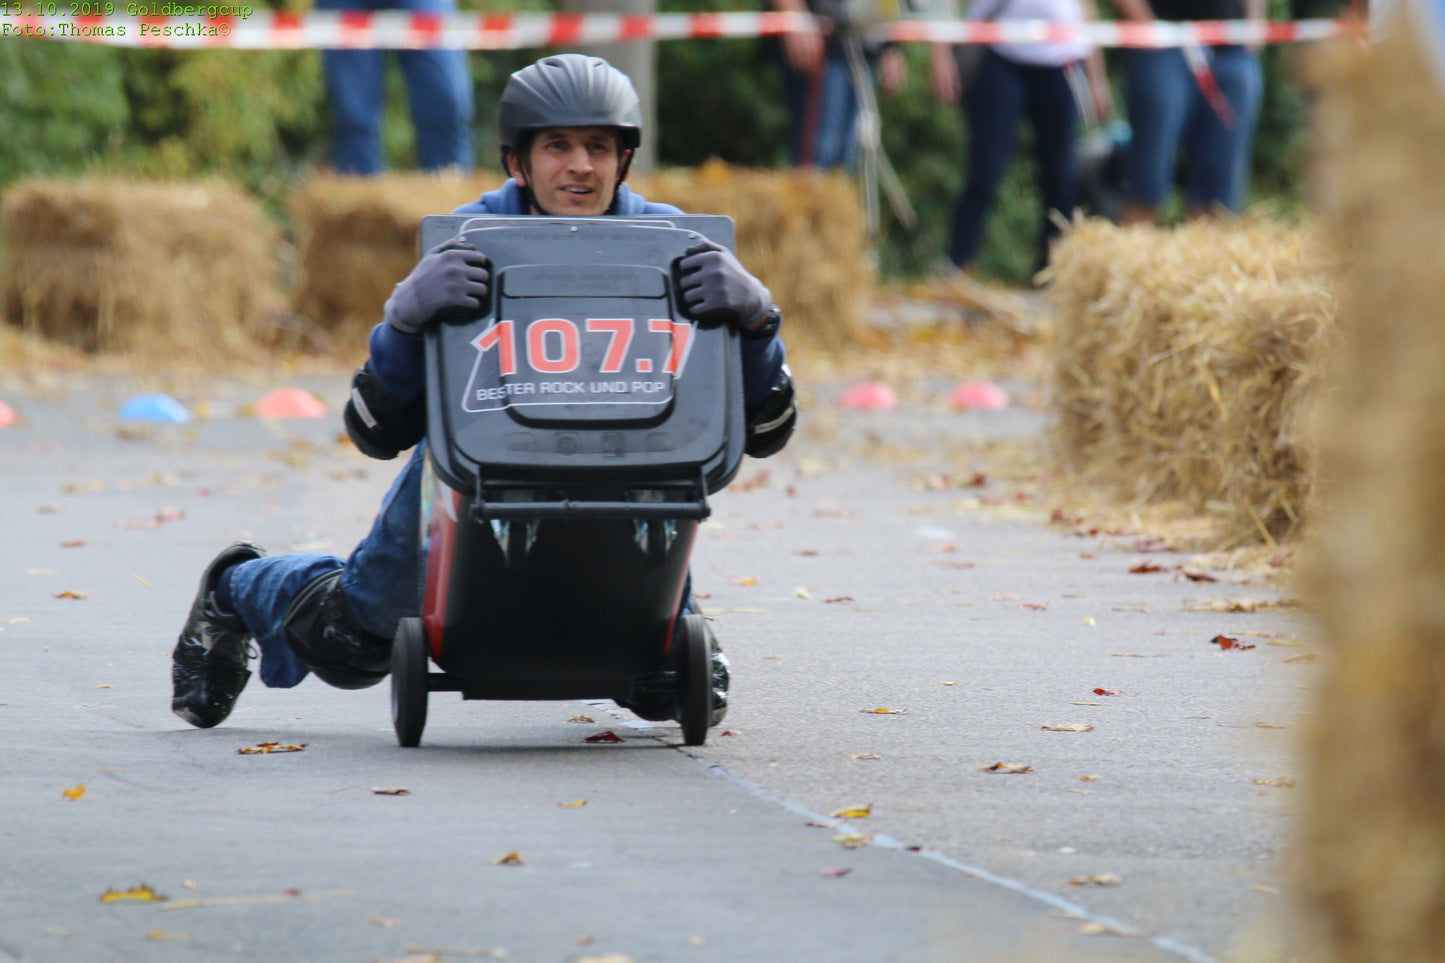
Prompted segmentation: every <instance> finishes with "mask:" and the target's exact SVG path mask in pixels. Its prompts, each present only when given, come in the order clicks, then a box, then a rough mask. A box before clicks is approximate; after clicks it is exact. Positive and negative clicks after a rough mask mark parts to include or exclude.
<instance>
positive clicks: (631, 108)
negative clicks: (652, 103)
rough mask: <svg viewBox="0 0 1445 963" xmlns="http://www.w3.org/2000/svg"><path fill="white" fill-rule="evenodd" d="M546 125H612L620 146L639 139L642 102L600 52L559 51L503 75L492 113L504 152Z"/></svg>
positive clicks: (626, 147) (629, 147)
mask: <svg viewBox="0 0 1445 963" xmlns="http://www.w3.org/2000/svg"><path fill="white" fill-rule="evenodd" d="M547 127H616V128H618V131H619V133H620V136H621V146H622V149H623V150H636V149H637V145H638V144H639V143H641V141H642V104H641V103H640V102H639V101H638V99H637V91H636V90H634V89H633V87H632V81H630V80H628V79H627V75H626V74H624V73H623V72H622V71H620V70H618V69H617V68H616V67H614V66H612V65H611V64H609V63H608V62H607V61H605V60H603V59H602V58H601V57H586V56H583V55H582V54H558V55H556V56H553V57H543V58H542V59H541V60H539V61H537V62H536V63H534V64H530V65H529V66H526V67H523V68H522V69H521V70H519V71H517V72H516V73H514V74H512V76H511V78H510V79H508V80H507V87H506V89H505V90H503V91H502V105H501V110H500V111H499V112H498V115H497V136H498V140H499V142H500V145H501V148H502V155H503V156H504V157H505V156H506V153H507V151H509V150H515V149H517V148H518V147H519V146H520V142H521V141H522V139H523V137H524V136H525V134H527V133H529V132H531V131H537V130H542V129H544V128H547Z"/></svg>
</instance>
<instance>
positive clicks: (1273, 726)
mask: <svg viewBox="0 0 1445 963" xmlns="http://www.w3.org/2000/svg"><path fill="white" fill-rule="evenodd" d="M1254 727H1255V728H1256V729H1288V728H1289V725H1288V723H1286V724H1283V725H1282V724H1280V723H1277V722H1256V723H1255V724H1254Z"/></svg>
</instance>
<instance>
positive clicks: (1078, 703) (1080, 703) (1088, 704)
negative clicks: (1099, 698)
mask: <svg viewBox="0 0 1445 963" xmlns="http://www.w3.org/2000/svg"><path fill="white" fill-rule="evenodd" d="M1069 704H1070V705H1075V706H1101V705H1103V704H1104V703H1102V702H1071V703H1069Z"/></svg>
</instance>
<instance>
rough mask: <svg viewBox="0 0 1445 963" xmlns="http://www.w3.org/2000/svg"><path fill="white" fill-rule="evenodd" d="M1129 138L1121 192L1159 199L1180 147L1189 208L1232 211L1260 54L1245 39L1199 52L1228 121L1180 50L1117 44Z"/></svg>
mask: <svg viewBox="0 0 1445 963" xmlns="http://www.w3.org/2000/svg"><path fill="white" fill-rule="evenodd" d="M1120 54H1121V55H1122V56H1123V58H1124V80H1125V84H1126V90H1125V94H1126V98H1127V102H1128V107H1129V126H1130V128H1131V131H1132V133H1131V140H1130V143H1129V151H1128V153H1127V155H1126V157H1125V161H1124V177H1125V184H1124V194H1125V197H1127V198H1128V199H1129V200H1131V201H1133V202H1134V203H1136V204H1140V205H1144V206H1147V207H1158V206H1159V205H1160V204H1162V203H1163V202H1164V200H1165V198H1167V197H1168V196H1169V194H1170V191H1171V190H1172V189H1173V186H1174V171H1175V161H1176V159H1177V155H1178V154H1179V152H1180V151H1181V150H1182V151H1183V153H1184V183H1183V186H1184V202H1185V204H1186V205H1187V206H1188V207H1189V208H1190V209H1193V210H1207V209H1209V208H1212V207H1215V206H1220V207H1224V208H1226V209H1228V210H1231V211H1238V210H1240V209H1241V208H1242V207H1243V206H1244V195H1245V188H1246V186H1247V185H1248V182H1249V162H1250V150H1251V147H1252V145H1253V142H1254V127H1255V122H1256V121H1257V120H1258V119H1259V105H1260V101H1261V99H1262V98H1263V94H1264V81H1263V77H1262V74H1261V71H1260V66H1259V58H1258V57H1257V56H1255V55H1254V54H1253V53H1251V52H1250V51H1249V50H1248V49H1247V48H1245V47H1238V46H1235V47H1206V48H1204V54H1205V57H1206V58H1207V59H1208V61H1209V68H1210V72H1211V73H1213V75H1214V82H1215V84H1217V85H1218V87H1219V90H1220V93H1222V94H1223V95H1224V97H1225V99H1226V100H1227V101H1228V102H1229V106H1230V110H1231V111H1232V112H1233V114H1234V117H1233V118H1232V121H1233V123H1232V124H1226V123H1225V122H1224V119H1222V118H1221V117H1220V116H1219V113H1218V112H1216V110H1215V109H1214V108H1213V107H1211V106H1210V105H1209V101H1208V100H1206V99H1205V97H1204V94H1203V93H1202V92H1201V91H1200V89H1199V84H1198V83H1197V82H1196V81H1195V79H1194V74H1193V73H1192V72H1191V71H1190V69H1189V63H1188V61H1187V60H1185V57H1184V52H1183V51H1182V50H1179V49H1178V48H1169V49H1163V50H1121V51H1120Z"/></svg>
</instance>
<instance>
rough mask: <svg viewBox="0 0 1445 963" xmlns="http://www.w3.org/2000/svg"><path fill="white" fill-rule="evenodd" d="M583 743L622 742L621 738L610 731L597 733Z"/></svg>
mask: <svg viewBox="0 0 1445 963" xmlns="http://www.w3.org/2000/svg"><path fill="white" fill-rule="evenodd" d="M582 741H583V742H623V741H624V740H623V738H622V737H621V736H619V735H618V734H617V733H615V732H613V731H612V730H611V729H607V730H606V731H604V732H599V733H597V734H596V735H592V736H588V737H587V738H586V739H583V740H582Z"/></svg>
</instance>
